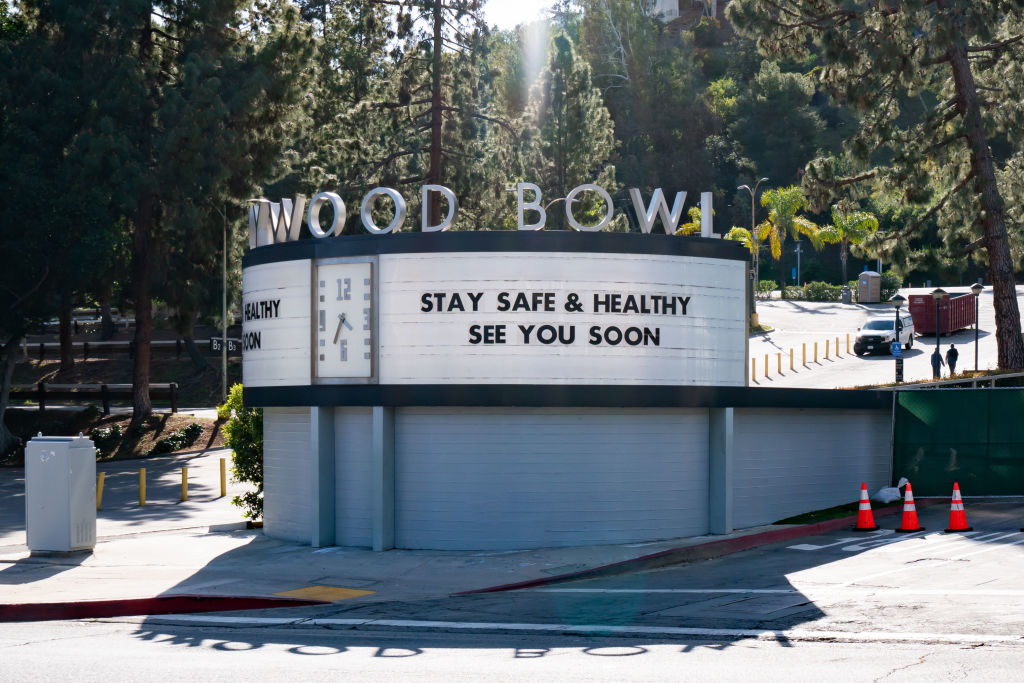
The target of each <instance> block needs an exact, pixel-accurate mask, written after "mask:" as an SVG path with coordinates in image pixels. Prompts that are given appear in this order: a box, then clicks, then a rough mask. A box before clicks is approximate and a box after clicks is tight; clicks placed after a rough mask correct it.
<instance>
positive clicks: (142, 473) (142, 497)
mask: <svg viewBox="0 0 1024 683" xmlns="http://www.w3.org/2000/svg"><path fill="white" fill-rule="evenodd" d="M139 505H141V506H143V507H145V505H146V468H145V467H140V468H139Z"/></svg>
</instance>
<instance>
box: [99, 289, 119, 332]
mask: <svg viewBox="0 0 1024 683" xmlns="http://www.w3.org/2000/svg"><path fill="white" fill-rule="evenodd" d="M115 332H117V328H116V327H115V326H114V316H113V315H111V312H110V299H106V298H105V299H103V302H102V303H101V304H100V341H107V340H109V339H110V338H111V337H113V336H114V333H115Z"/></svg>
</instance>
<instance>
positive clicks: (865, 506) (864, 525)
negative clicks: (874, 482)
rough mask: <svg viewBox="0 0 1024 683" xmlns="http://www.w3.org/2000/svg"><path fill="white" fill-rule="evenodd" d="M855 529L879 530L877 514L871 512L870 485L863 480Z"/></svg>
mask: <svg viewBox="0 0 1024 683" xmlns="http://www.w3.org/2000/svg"><path fill="white" fill-rule="evenodd" d="M853 530H854V531H877V530H878V527H877V526H876V525H875V516H874V515H873V514H871V501H870V500H868V485H867V483H866V482H862V483H861V485H860V505H859V506H858V507H857V526H855V527H853Z"/></svg>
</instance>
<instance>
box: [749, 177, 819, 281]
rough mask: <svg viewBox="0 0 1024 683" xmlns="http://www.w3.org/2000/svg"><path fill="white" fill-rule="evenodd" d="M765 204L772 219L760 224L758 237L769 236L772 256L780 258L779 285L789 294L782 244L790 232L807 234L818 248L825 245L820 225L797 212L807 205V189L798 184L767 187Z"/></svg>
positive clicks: (797, 235) (793, 234) (769, 218)
mask: <svg viewBox="0 0 1024 683" xmlns="http://www.w3.org/2000/svg"><path fill="white" fill-rule="evenodd" d="M761 206H764V207H766V208H768V209H769V213H768V219H767V220H766V221H764V222H763V223H761V224H760V225H759V226H757V237H758V239H759V240H766V241H767V242H768V244H769V247H770V248H771V252H772V258H773V259H775V260H776V261H778V262H779V271H780V272H779V286H780V288H781V290H782V291H781V294H782V298H783V299H785V298H786V269H785V267H784V265H783V259H782V247H783V245H784V244H785V243H786V236H787V235H792V237H793V239H799V238H800V235H806V236H807V239H808V241H809V242H810V243H811V246H813V247H814V248H815V249H821V237H820V235H819V232H820V228H819V227H818V225H817V224H816V223H814V222H813V221H810V220H808V219H807V218H804V217H803V216H798V215H796V214H797V212H798V211H803V210H806V209H807V199H806V198H805V197H804V193H803V191H802V190H801V189H800V188H799V187H797V186H795V185H790V186H789V187H780V188H776V189H774V190H767V191H765V193H764V194H762V195H761Z"/></svg>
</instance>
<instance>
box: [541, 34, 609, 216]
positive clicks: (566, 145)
mask: <svg viewBox="0 0 1024 683" xmlns="http://www.w3.org/2000/svg"><path fill="white" fill-rule="evenodd" d="M527 119H528V125H529V129H528V131H527V135H528V142H527V145H528V147H527V150H526V160H527V168H529V169H530V174H531V176H532V177H533V178H535V179H536V180H535V181H534V182H535V183H536V184H537V185H538V186H539V187H540V188H542V189H543V190H545V196H547V197H549V200H548V202H547V203H550V202H552V201H557V200H559V199H564V198H565V197H566V195H567V194H568V193H569V191H570V190H572V189H573V188H574V187H576V186H578V185H580V184H583V183H596V184H598V185H601V186H602V187H604V188H605V189H606V190H609V191H614V190H615V175H614V174H615V167H614V166H613V165H612V164H611V163H610V158H611V155H612V153H613V151H614V149H615V136H614V133H613V127H612V121H611V116H610V115H609V113H608V110H607V109H606V108H605V106H604V103H603V102H602V100H601V93H600V91H599V90H597V89H596V88H595V87H594V85H593V83H592V81H591V76H590V67H589V66H588V65H587V63H586V62H584V61H583V60H582V59H580V58H579V56H578V55H577V54H576V49H575V47H574V46H573V43H572V40H570V38H569V36H567V35H566V34H565V33H564V32H560V33H557V34H555V36H554V37H553V38H552V39H551V43H550V47H549V50H548V61H547V65H546V66H545V67H544V70H543V72H542V73H541V75H540V78H539V79H538V80H537V83H536V85H535V86H534V88H533V90H532V91H531V93H530V106H529V111H528V115H527ZM590 195H593V193H586V194H585V195H582V196H580V198H579V200H578V201H579V204H580V205H579V206H574V207H573V208H572V210H573V214H574V215H575V216H577V220H578V221H580V222H581V223H584V222H589V223H596V222H598V221H599V220H600V217H601V216H603V215H604V211H605V209H604V207H602V206H601V203H602V201H601V200H600V199H599V198H596V197H593V196H590ZM560 209H561V207H559V210H557V211H551V212H549V214H548V224H549V225H553V226H555V227H561V228H564V227H565V225H566V221H565V214H564V211H562V210H560Z"/></svg>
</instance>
